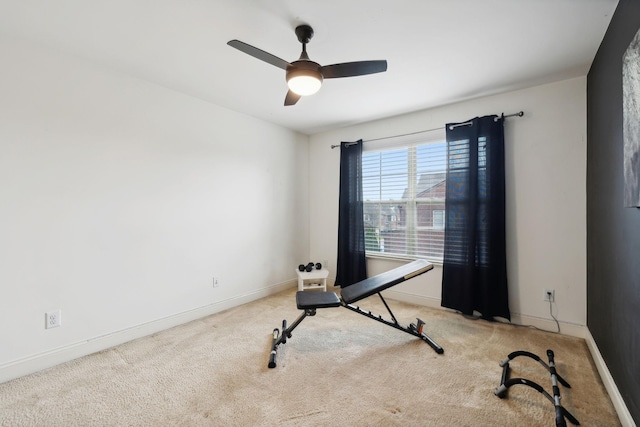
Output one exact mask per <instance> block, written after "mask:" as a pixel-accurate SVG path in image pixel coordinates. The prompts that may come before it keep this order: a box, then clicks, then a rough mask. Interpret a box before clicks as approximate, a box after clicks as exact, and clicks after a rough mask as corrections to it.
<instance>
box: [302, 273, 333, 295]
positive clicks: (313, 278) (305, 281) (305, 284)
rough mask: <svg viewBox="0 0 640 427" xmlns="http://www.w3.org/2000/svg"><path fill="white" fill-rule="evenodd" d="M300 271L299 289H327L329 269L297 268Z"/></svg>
mask: <svg viewBox="0 0 640 427" xmlns="http://www.w3.org/2000/svg"><path fill="white" fill-rule="evenodd" d="M296 273H298V290H299V291H306V290H307V289H321V290H323V291H325V292H326V290H327V277H329V270H327V269H326V268H324V267H323V268H321V269H320V270H315V269H314V270H311V271H309V272H307V271H300V270H298V269H297V268H296Z"/></svg>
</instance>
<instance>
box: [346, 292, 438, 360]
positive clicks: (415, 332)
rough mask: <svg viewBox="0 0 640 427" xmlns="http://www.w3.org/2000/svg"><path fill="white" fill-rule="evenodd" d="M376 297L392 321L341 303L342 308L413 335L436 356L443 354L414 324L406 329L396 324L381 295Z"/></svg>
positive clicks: (436, 344)
mask: <svg viewBox="0 0 640 427" xmlns="http://www.w3.org/2000/svg"><path fill="white" fill-rule="evenodd" d="M378 296H379V297H380V299H381V300H382V302H383V304H384V306H385V307H386V308H387V311H388V312H389V315H390V316H391V319H392V320H393V321H389V320H387V319H384V318H383V317H382V316H381V315H379V314H378V315H376V314H373V313H371V311H367V310H363V309H361V308H360V307H358V306H356V305H352V304H345V303H343V304H342V306H343V307H344V308H347V309H349V310H351V311H353V312H356V313H358V314H361V315H363V316H366V317H368V318H369V319H373V320H375V321H376V322H380V323H384V324H385V325H388V326H391V327H392V328H396V329H398V330H401V331H402V332H406V333H407V334H409V335H413V336H414V337H418V338H420V339H421V340H423V341H424V342H426V343H427V344H429V346H431V348H432V349H433V350H434V351H435V352H436V353H438V354H442V353H444V349H443V348H442V347H440V346H439V345H438V343H436V342H435V341H434V340H433V339H431V337H429V336H428V335H427V334H425V333H424V332H422V331H421V330H418V328H417V327H416V325H415V324H413V323H412V324H410V325H409V326H408V327H406V326H402V325H400V324H399V323H398V321H397V320H396V318H395V316H394V315H393V312H392V311H391V308H389V305H388V304H387V302H386V301H385V300H384V298H383V297H382V294H380V293H378ZM418 320H419V319H418ZM423 323H424V322H423ZM420 329H422V328H420Z"/></svg>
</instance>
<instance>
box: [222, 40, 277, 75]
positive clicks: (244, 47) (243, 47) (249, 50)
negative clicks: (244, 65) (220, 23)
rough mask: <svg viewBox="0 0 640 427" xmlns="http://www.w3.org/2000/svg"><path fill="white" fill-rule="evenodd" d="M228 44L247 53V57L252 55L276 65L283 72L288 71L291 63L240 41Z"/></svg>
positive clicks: (232, 41)
mask: <svg viewBox="0 0 640 427" xmlns="http://www.w3.org/2000/svg"><path fill="white" fill-rule="evenodd" d="M227 44H228V45H229V46H231V47H235V48H236V49H238V50H239V51H241V52H244V53H246V54H247V55H251V56H253V57H254V58H257V59H259V60H261V61H264V62H267V63H269V64H271V65H275V66H276V67H278V68H282V69H283V70H286V69H287V66H288V65H289V63H288V62H287V61H285V60H284V59H280V58H278V57H277V56H275V55H272V54H270V53H269V52H265V51H264V50H261V49H258V48H257V47H253V46H251V45H250V44H246V43H245V42H241V41H240V40H231V41H229V42H227Z"/></svg>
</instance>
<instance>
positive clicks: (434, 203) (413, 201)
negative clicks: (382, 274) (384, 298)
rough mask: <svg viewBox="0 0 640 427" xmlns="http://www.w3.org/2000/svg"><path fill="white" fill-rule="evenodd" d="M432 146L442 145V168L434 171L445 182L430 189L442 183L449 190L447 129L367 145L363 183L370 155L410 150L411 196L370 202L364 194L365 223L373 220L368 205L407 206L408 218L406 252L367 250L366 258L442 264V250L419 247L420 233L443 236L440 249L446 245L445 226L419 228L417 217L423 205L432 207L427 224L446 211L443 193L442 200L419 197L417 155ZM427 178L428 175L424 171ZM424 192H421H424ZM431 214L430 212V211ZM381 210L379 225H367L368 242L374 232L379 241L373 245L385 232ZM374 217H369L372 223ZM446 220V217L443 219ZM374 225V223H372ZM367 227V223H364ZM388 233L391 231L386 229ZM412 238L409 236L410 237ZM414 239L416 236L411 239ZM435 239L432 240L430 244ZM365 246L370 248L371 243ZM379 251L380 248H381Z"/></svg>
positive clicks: (408, 180) (428, 245) (364, 157)
mask: <svg viewBox="0 0 640 427" xmlns="http://www.w3.org/2000/svg"><path fill="white" fill-rule="evenodd" d="M433 144H443V146H442V148H441V150H442V151H441V154H440V156H441V158H440V160H439V163H438V166H439V168H438V169H436V170H434V171H432V172H431V173H432V174H434V176H435V175H436V174H442V176H443V177H442V181H441V182H440V183H437V184H434V185H433V186H432V187H430V188H428V189H427V190H429V189H435V187H437V186H438V185H440V184H442V185H443V186H444V187H443V190H444V188H446V167H447V158H446V156H447V154H446V152H447V150H446V132H445V129H444V128H439V129H434V130H430V131H424V132H416V133H413V134H408V135H402V136H397V137H392V138H381V139H378V140H374V141H368V142H365V144H364V149H363V181H365V180H366V177H365V171H364V169H365V161H366V156H367V155H368V154H371V153H381V152H391V151H394V150H399V149H406V150H407V161H406V162H407V166H406V177H407V182H406V189H405V193H403V195H408V196H409V197H408V198H406V199H403V198H402V197H400V198H393V199H389V200H382V197H381V198H380V199H378V200H367V196H366V194H365V192H364V191H363V196H364V197H363V202H364V204H365V209H364V216H365V220H367V218H368V217H370V215H369V214H370V213H371V212H372V209H367V205H373V206H375V205H378V206H383V205H393V204H398V205H401V204H406V205H405V206H406V214H405V215H406V216H405V221H406V224H405V227H404V230H405V234H404V251H400V252H384V247H383V248H382V250H371V249H370V248H369V249H367V248H365V253H366V257H367V258H382V259H403V260H414V259H427V260H428V261H430V262H433V263H437V264H440V263H442V257H443V248H437V249H435V250H434V249H433V248H432V245H431V243H429V244H427V245H420V244H419V243H420V242H421V241H422V240H421V239H420V236H419V234H418V233H419V232H420V231H427V232H431V233H433V232H436V233H440V232H441V234H442V236H441V241H440V239H439V238H438V239H437V240H436V241H437V242H439V243H438V244H439V245H440V246H443V245H444V223H443V224H442V226H440V227H436V226H435V223H434V222H431V225H430V226H425V225H420V220H419V218H418V215H417V213H418V211H419V209H420V206H421V205H425V204H428V205H429V206H431V210H430V211H429V212H430V215H429V219H428V221H433V220H434V218H435V215H436V214H435V212H438V211H444V203H445V199H444V193H443V194H442V197H440V198H435V199H434V198H429V199H424V198H420V197H418V195H419V194H416V191H418V190H417V187H418V182H419V179H420V178H421V176H420V175H421V171H420V170H419V168H418V163H419V160H420V159H419V155H418V154H417V151H418V147H420V146H425V145H433ZM422 174H423V175H424V174H425V172H422ZM383 175H384V174H383V172H382V166H380V172H379V174H378V175H377V176H378V180H377V182H378V183H379V184H378V185H379V186H380V188H381V192H382V190H383V183H382V177H383ZM424 191H425V190H422V192H424ZM434 207H439V208H440V209H437V208H436V209H434ZM389 211H391V212H394V210H393V209H389ZM427 211H428V209H427ZM381 217H382V211H379V212H378V224H377V226H376V225H375V224H374V226H373V227H367V226H366V225H365V241H367V240H368V239H370V238H372V232H373V233H374V234H375V236H374V237H373V238H375V239H376V243H374V245H379V244H380V242H381V240H383V239H381V238H380V235H381V234H382V233H383V230H382V228H383V227H382V226H380V224H381V222H380V221H381ZM370 219H371V218H369V220H370ZM443 219H444V218H443ZM369 222H370V223H371V221H369ZM365 224H366V221H365ZM387 231H388V230H387ZM407 236H410V237H407ZM411 236H413V237H411ZM433 241H434V240H433V239H432V240H431V242H433ZM366 246H369V245H368V244H367V245H366ZM425 246H426V247H428V248H429V249H423V250H422V251H421V249H420V248H424V247H425ZM379 249H380V248H379ZM435 252H437V253H438V256H434V253H435Z"/></svg>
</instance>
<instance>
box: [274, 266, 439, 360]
mask: <svg viewBox="0 0 640 427" xmlns="http://www.w3.org/2000/svg"><path fill="white" fill-rule="evenodd" d="M431 269H433V264H431V263H428V262H427V261H424V260H417V261H413V262H411V263H409V264H406V265H404V266H402V267H398V268H394V269H393V270H390V271H387V272H385V273H382V274H378V275H376V276H373V277H369V278H368V279H364V280H362V281H360V282H358V283H354V284H353V285H350V286H347V287H345V288H343V289H342V290H341V291H340V297H338V295H337V294H336V293H335V292H317V291H306V292H305V291H298V292H297V293H296V305H297V307H298V309H300V310H303V311H302V314H300V316H299V317H298V318H297V319H296V320H295V321H294V322H293V323H292V324H291V326H289V327H287V321H286V320H283V321H282V333H280V330H279V329H278V328H276V329H274V330H273V341H272V344H271V355H270V356H269V368H275V367H276V355H277V352H278V346H279V345H280V344H286V343H287V338H291V333H292V332H293V330H294V329H295V328H296V327H297V326H298V325H299V324H300V322H302V321H303V320H304V319H305V317H307V316H315V314H316V309H319V308H330V307H344V308H347V309H349V310H351V311H354V312H356V313H358V314H361V315H363V316H366V317H368V318H370V319H373V320H375V321H377V322H380V323H384V324H385V325H388V326H391V327H393V328H396V329H399V330H401V331H403V332H406V333H408V334H410V335H413V336H415V337H418V338H420V339H422V340H423V341H425V342H426V343H427V344H429V345H430V346H431V348H433V349H434V350H435V352H436V353H438V354H442V353H444V349H443V348H442V347H440V346H439V345H438V344H437V343H436V342H435V341H434V340H432V339H431V338H430V337H429V336H428V335H427V334H425V333H424V332H423V327H424V322H423V321H422V320H421V319H416V320H417V321H416V323H411V324H410V325H409V326H402V325H400V324H399V323H398V321H397V320H396V318H395V316H394V315H393V313H392V312H391V309H390V308H389V305H388V304H387V302H386V301H385V299H384V298H383V297H382V294H381V292H382V291H383V290H385V289H387V288H390V287H391V286H395V285H397V284H398V283H402V282H404V281H406V280H409V279H411V278H413V277H416V276H419V275H421V274H424V273H426V272H427V271H430V270H431ZM374 294H378V296H379V297H380V299H381V300H382V303H383V304H384V306H385V307H386V309H387V311H388V312H389V315H390V316H391V320H387V319H384V318H383V317H382V316H381V315H377V314H373V313H371V311H368V310H363V309H361V308H360V307H358V306H356V305H353V303H355V302H358V301H360V300H362V299H365V298H368V297H370V296H372V295H374Z"/></svg>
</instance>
